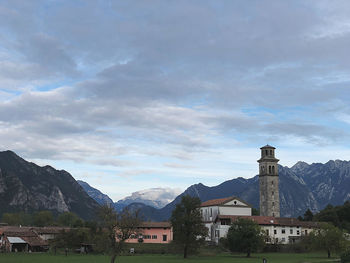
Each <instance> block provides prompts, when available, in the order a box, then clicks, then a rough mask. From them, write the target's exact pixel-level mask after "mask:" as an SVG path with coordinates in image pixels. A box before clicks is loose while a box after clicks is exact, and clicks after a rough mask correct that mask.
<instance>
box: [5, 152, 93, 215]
mask: <svg viewBox="0 0 350 263" xmlns="http://www.w3.org/2000/svg"><path fill="white" fill-rule="evenodd" d="M98 206H99V205H98V204H97V203H96V201H95V200H93V199H92V198H91V197H90V196H89V195H88V194H87V193H86V192H85V191H84V189H83V188H82V187H81V186H80V185H79V184H78V183H77V182H76V181H75V179H74V178H73V176H72V175H71V174H69V173H68V172H67V171H65V170H56V169H54V168H53V167H51V166H49V165H46V166H38V165H36V164H35V163H32V162H28V161H26V160H24V159H23V158H21V157H19V156H18V155H17V154H16V153H14V152H12V151H9V150H8V151H3V152H0V214H3V213H5V212H26V213H32V212H36V211H40V210H49V211H52V212H54V213H62V212H68V211H69V212H73V213H75V214H77V215H78V216H80V217H82V218H84V219H93V218H94V214H95V213H94V212H95V210H96V209H97V208H98Z"/></svg>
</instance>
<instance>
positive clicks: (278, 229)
mask: <svg viewBox="0 0 350 263" xmlns="http://www.w3.org/2000/svg"><path fill="white" fill-rule="evenodd" d="M238 218H246V219H250V220H252V221H254V222H256V223H257V224H258V225H259V226H260V227H261V229H262V230H263V231H264V232H265V233H266V236H267V237H266V240H265V242H266V243H268V244H291V243H295V242H297V241H298V240H300V238H301V237H302V236H304V235H308V234H309V233H310V232H311V231H312V230H313V229H315V228H316V227H317V226H318V225H317V223H316V222H304V221H299V220H298V219H296V218H283V217H272V216H232V215H218V216H217V217H216V219H215V222H214V226H213V229H214V231H215V233H217V234H216V235H215V238H214V240H213V241H214V242H215V243H218V242H219V239H220V238H221V237H226V236H227V232H228V229H229V228H230V225H231V224H232V223H233V222H234V221H236V220H237V219H238Z"/></svg>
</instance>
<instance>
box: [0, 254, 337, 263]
mask: <svg viewBox="0 0 350 263" xmlns="http://www.w3.org/2000/svg"><path fill="white" fill-rule="evenodd" d="M263 258H266V259H267V262H268V263H320V262H332V263H333V262H339V260H337V259H336V258H332V259H331V260H328V259H327V258H326V254H324V253H323V254H320V253H307V254H294V253H293V254H292V253H268V254H253V255H252V257H251V258H245V257H244V255H230V254H220V255H217V256H192V257H190V258H189V259H186V260H184V259H183V258H182V257H181V256H180V255H133V256H122V257H119V258H117V260H116V262H117V263H129V262H130V263H148V262H150V263H180V262H189V263H197V262H198V263H206V262H215V263H216V262H217V263H234V262H237V263H253V262H254V263H255V262H262V259H263ZM0 262H1V263H47V262H48V263H61V262H62V263H63V262H64V263H70V262H71V263H90V262H91V263H100V262H101V263H102V262H109V257H108V256H103V255H79V254H71V255H68V257H66V256H64V255H56V256H55V255H52V254H34V253H33V254H22V253H17V254H14V253H12V254H0Z"/></svg>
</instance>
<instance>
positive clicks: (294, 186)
mask: <svg viewBox="0 0 350 263" xmlns="http://www.w3.org/2000/svg"><path fill="white" fill-rule="evenodd" d="M279 182H280V184H279V188H280V206H281V207H280V208H281V216H283V217H297V216H299V215H303V214H304V212H305V211H306V210H307V209H310V210H311V211H312V212H314V213H315V212H318V211H319V210H321V209H323V208H324V207H325V206H326V205H327V204H332V205H339V204H343V203H344V202H345V201H346V200H349V199H350V188H349V185H350V162H349V161H340V160H335V161H329V162H327V163H325V164H322V163H313V164H307V163H305V162H298V163H296V164H295V165H294V166H292V167H291V168H288V167H286V166H280V165H279ZM183 195H191V196H196V197H199V198H200V199H201V201H203V202H204V201H207V200H210V199H215V198H222V197H227V196H237V197H239V198H241V199H243V200H245V201H247V202H248V203H250V204H251V205H252V206H253V207H255V208H257V209H258V208H259V177H258V176H254V177H252V178H249V179H245V178H241V177H240V178H236V179H232V180H228V181H225V182H223V183H221V184H219V185H217V186H213V187H208V186H205V185H203V184H201V183H199V184H195V185H192V186H190V187H189V188H187V189H186V190H185V191H184V192H183V193H182V194H180V195H179V196H177V197H176V198H175V199H174V200H173V201H172V202H170V203H169V204H167V205H166V206H164V207H163V208H161V209H156V208H155V207H152V206H149V205H147V204H145V203H143V202H142V200H141V201H139V202H134V203H131V204H129V205H128V207H129V208H130V209H139V210H140V211H141V213H142V214H143V215H144V218H145V219H147V220H153V221H163V220H168V219H169V217H170V215H171V212H172V210H173V209H174V208H175V206H176V204H177V203H179V202H180V200H181V197H182V196H183Z"/></svg>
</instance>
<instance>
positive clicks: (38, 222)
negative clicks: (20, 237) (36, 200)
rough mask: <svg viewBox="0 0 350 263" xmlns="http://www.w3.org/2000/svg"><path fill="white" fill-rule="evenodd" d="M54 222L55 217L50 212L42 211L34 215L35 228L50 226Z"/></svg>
mask: <svg viewBox="0 0 350 263" xmlns="http://www.w3.org/2000/svg"><path fill="white" fill-rule="evenodd" d="M53 222H54V219H53V215H52V213H51V212H50V211H40V212H37V213H35V214H34V225H35V226H40V227H42V226H50V225H52V224H53Z"/></svg>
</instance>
